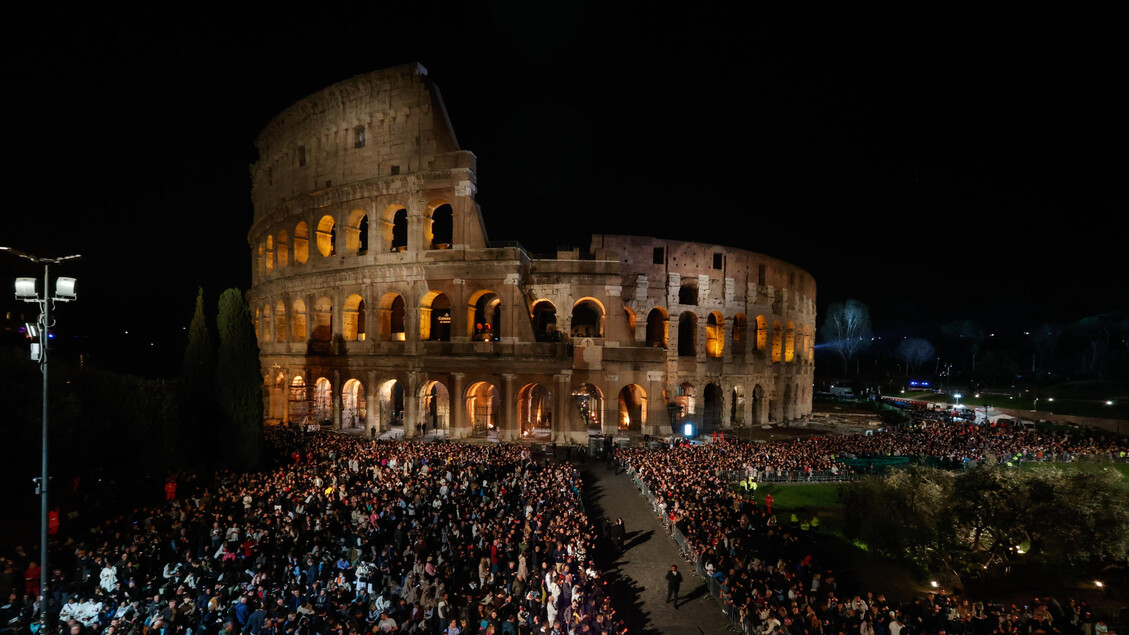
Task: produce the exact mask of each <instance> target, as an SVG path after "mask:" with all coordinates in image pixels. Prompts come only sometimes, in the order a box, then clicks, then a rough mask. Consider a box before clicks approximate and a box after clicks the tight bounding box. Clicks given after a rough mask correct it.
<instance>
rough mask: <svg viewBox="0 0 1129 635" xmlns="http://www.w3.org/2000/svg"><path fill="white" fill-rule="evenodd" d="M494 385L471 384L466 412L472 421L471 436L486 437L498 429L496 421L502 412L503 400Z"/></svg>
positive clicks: (481, 382) (467, 393)
mask: <svg viewBox="0 0 1129 635" xmlns="http://www.w3.org/2000/svg"><path fill="white" fill-rule="evenodd" d="M498 394H499V393H498V390H497V389H496V388H494V384H491V383H489V382H485V381H480V382H476V383H474V384H471V385H470V387H468V388H467V390H466V412H467V416H468V417H470V421H471V434H473V435H474V436H486V435H488V434H489V433H490V432H491V431H493V430H497V429H498V422H497V420H496V419H495V417H496V416H497V413H499V412H501V400H500V399H499V397H498Z"/></svg>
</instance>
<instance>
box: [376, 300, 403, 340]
mask: <svg viewBox="0 0 1129 635" xmlns="http://www.w3.org/2000/svg"><path fill="white" fill-rule="evenodd" d="M406 317H407V303H405V302H404V296H402V295H400V294H399V293H396V292H395V291H389V292H388V293H385V294H384V295H383V296H382V297H381V298H380V339H381V340H383V341H386V342H403V341H405V340H406V339H407V322H406V320H405V318H406Z"/></svg>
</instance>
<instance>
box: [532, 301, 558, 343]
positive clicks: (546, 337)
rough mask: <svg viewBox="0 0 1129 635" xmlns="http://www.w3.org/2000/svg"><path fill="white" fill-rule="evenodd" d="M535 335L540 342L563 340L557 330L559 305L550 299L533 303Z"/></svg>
mask: <svg viewBox="0 0 1129 635" xmlns="http://www.w3.org/2000/svg"><path fill="white" fill-rule="evenodd" d="M533 337H534V339H536V340H537V341H538V342H559V341H561V334H560V333H559V332H558V331H557V307H555V306H553V303H552V302H549V301H548V300H541V301H539V302H537V303H536V304H534V305H533Z"/></svg>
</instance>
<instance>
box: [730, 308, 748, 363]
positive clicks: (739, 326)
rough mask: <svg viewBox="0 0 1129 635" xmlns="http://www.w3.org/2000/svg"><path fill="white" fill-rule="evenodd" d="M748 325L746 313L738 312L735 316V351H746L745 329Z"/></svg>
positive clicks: (737, 352) (736, 352) (735, 352)
mask: <svg viewBox="0 0 1129 635" xmlns="http://www.w3.org/2000/svg"><path fill="white" fill-rule="evenodd" d="M747 329H748V325H747V323H746V320H745V314H744V313H738V314H737V315H734V316H733V336H732V339H733V353H734V354H740V353H743V352H744V351H745V338H746V334H745V331H746V330H747Z"/></svg>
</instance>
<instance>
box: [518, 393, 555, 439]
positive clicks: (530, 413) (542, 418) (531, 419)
mask: <svg viewBox="0 0 1129 635" xmlns="http://www.w3.org/2000/svg"><path fill="white" fill-rule="evenodd" d="M517 419H518V430H519V433H520V434H521V438H523V439H531V438H544V437H548V436H550V435H551V434H552V430H553V396H552V394H551V393H550V392H549V390H548V389H547V388H545V387H544V386H542V385H541V384H528V385H527V386H525V387H524V388H522V389H521V390H520V391H519V392H518V399H517Z"/></svg>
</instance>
